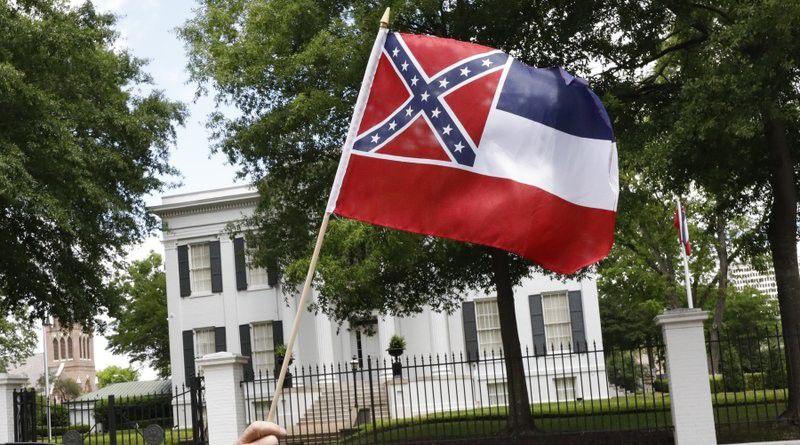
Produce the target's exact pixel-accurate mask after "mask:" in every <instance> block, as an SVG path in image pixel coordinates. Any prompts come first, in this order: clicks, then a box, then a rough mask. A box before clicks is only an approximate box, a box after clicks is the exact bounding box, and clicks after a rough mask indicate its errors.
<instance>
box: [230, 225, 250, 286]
mask: <svg viewBox="0 0 800 445" xmlns="http://www.w3.org/2000/svg"><path fill="white" fill-rule="evenodd" d="M233 258H234V264H235V265H236V290H245V289H247V261H246V260H245V255H244V238H234V239H233Z"/></svg>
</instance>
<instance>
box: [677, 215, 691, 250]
mask: <svg viewBox="0 0 800 445" xmlns="http://www.w3.org/2000/svg"><path fill="white" fill-rule="evenodd" d="M673 222H674V224H675V228H676V229H678V241H680V242H681V244H682V245H683V248H684V250H685V251H686V255H691V254H692V243H691V242H689V226H688V225H687V224H686V211H685V210H684V209H683V207H681V206H678V209H677V210H675V217H674V218H673Z"/></svg>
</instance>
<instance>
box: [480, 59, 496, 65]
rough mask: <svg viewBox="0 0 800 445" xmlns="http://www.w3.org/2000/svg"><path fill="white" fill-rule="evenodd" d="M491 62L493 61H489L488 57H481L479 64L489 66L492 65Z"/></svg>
mask: <svg viewBox="0 0 800 445" xmlns="http://www.w3.org/2000/svg"><path fill="white" fill-rule="evenodd" d="M492 63H494V62H492V61H491V60H489V59H483V60H481V65H482V66H491V65H492Z"/></svg>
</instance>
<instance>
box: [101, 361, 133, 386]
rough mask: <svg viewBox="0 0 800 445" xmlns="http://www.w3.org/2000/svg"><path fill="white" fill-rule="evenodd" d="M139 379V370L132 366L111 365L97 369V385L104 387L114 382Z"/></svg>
mask: <svg viewBox="0 0 800 445" xmlns="http://www.w3.org/2000/svg"><path fill="white" fill-rule="evenodd" d="M137 380H139V371H137V370H135V369H133V368H131V367H130V366H129V367H127V368H123V367H121V366H116V365H111V366H108V367H106V368H104V369H102V370H100V371H97V387H98V388H102V387H104V386H108V385H110V384H112V383H124V382H135V381H137Z"/></svg>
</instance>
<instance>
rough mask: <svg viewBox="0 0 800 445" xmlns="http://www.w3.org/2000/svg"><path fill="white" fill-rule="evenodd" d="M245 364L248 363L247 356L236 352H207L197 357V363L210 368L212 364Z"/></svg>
mask: <svg viewBox="0 0 800 445" xmlns="http://www.w3.org/2000/svg"><path fill="white" fill-rule="evenodd" d="M239 363H241V364H245V363H247V357H245V356H243V355H241V354H236V353H234V352H225V351H223V352H215V353H213V354H206V355H204V356H202V357H200V358H199V359H197V365H198V366H201V367H203V368H209V367H212V366H224V365H232V364H239Z"/></svg>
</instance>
